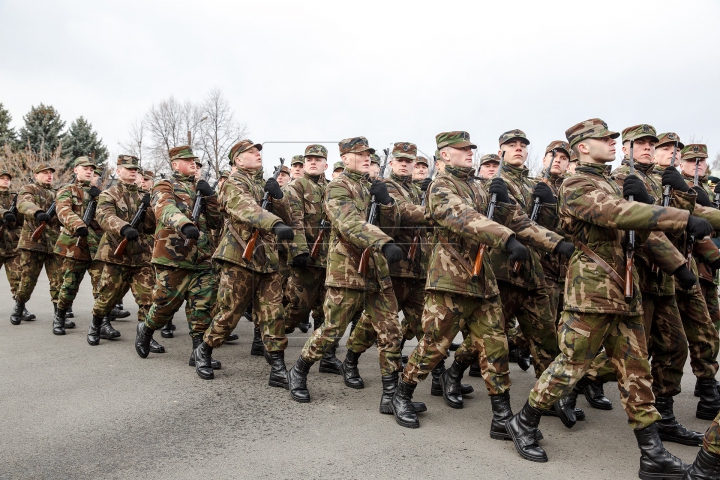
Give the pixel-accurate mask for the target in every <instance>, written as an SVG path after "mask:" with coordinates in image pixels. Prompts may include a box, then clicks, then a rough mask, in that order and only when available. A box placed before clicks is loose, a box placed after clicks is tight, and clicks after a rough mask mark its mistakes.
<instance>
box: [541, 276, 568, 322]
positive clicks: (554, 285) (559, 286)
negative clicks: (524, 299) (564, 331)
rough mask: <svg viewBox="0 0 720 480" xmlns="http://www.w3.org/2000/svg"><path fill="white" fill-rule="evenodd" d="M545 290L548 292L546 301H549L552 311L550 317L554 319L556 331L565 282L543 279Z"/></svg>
mask: <svg viewBox="0 0 720 480" xmlns="http://www.w3.org/2000/svg"><path fill="white" fill-rule="evenodd" d="M545 283H546V285H547V286H546V287H545V288H546V291H547V294H548V302H549V303H550V310H551V311H552V318H553V320H554V321H555V331H556V332H557V326H558V324H559V323H560V317H561V316H562V311H563V301H564V295H563V291H564V290H565V283H558V282H554V281H552V280H548V279H547V278H546V279H545Z"/></svg>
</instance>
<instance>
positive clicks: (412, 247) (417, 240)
mask: <svg viewBox="0 0 720 480" xmlns="http://www.w3.org/2000/svg"><path fill="white" fill-rule="evenodd" d="M434 159H435V156H434V155H433V160H434ZM433 175H435V164H434V163H433V168H432V170H430V171H429V172H428V176H427V178H430V179H432V178H433ZM428 188H430V186H428ZM426 201H427V190H425V191H424V192H423V193H422V200H420V206H421V207H424V206H425V202H426ZM419 243H420V227H415V232H414V233H413V239H412V244H410V250H408V256H407V258H408V260H410V261H411V262H412V261H413V260H415V255H416V254H417V247H418V244H419Z"/></svg>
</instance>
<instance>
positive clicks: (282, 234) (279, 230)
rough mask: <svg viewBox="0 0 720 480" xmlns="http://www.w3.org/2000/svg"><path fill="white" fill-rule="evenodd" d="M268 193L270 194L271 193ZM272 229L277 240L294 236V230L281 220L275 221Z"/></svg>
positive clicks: (290, 238) (289, 238)
mask: <svg viewBox="0 0 720 480" xmlns="http://www.w3.org/2000/svg"><path fill="white" fill-rule="evenodd" d="M270 180H272V179H270ZM275 183H277V182H275ZM270 195H272V193H271V194H270ZM272 230H273V233H274V234H275V235H277V238H278V240H292V239H293V238H295V232H293V229H292V228H290V227H288V226H287V225H285V224H284V223H282V222H278V223H276V224H275V226H273V228H272Z"/></svg>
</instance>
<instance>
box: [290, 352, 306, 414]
mask: <svg viewBox="0 0 720 480" xmlns="http://www.w3.org/2000/svg"><path fill="white" fill-rule="evenodd" d="M310 367H312V363H309V362H306V361H305V360H303V358H302V357H298V359H297V362H295V365H294V366H293V367H292V368H291V369H290V370H289V371H288V373H287V383H288V389H289V390H290V396H291V397H292V399H293V400H295V401H296V402H300V403H309V402H310V392H309V391H308V389H307V376H308V372H309V371H310Z"/></svg>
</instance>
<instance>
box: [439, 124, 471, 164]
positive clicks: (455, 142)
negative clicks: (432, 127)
mask: <svg viewBox="0 0 720 480" xmlns="http://www.w3.org/2000/svg"><path fill="white" fill-rule="evenodd" d="M435 144H436V145H437V150H436V151H435V157H436V158H440V150H441V149H443V148H445V147H453V148H465V147H470V148H477V145H475V144H474V143H472V142H471V141H470V134H469V133H468V132H462V131H457V132H441V133H438V134H437V135H435Z"/></svg>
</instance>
